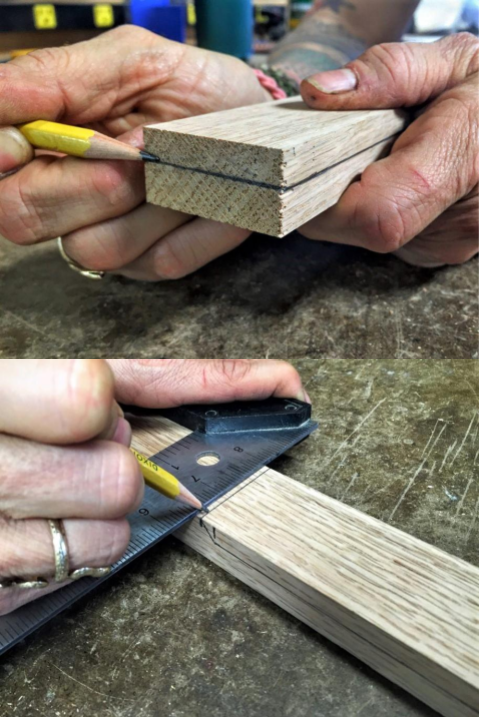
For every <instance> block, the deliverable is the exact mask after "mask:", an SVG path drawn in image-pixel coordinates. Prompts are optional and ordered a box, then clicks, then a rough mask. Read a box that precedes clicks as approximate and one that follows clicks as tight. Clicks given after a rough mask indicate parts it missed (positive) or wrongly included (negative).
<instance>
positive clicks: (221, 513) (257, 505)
mask: <svg viewBox="0 0 480 717" xmlns="http://www.w3.org/2000/svg"><path fill="white" fill-rule="evenodd" d="M188 433H189V431H187V430H185V429H183V428H181V427H179V426H176V425H175V424H172V423H171V422H169V421H166V420H164V419H157V418H148V419H140V420H138V421H136V427H135V430H134V440H133V445H134V447H135V448H136V449H137V450H139V451H141V452H143V453H145V454H147V455H152V454H154V453H156V452H158V451H159V450H162V449H163V448H166V447H167V446H169V445H171V444H172V442H175V441H176V440H179V439H180V438H182V437H183V436H184V435H187V434H188ZM176 535H177V537H178V538H179V539H180V540H182V541H183V542H185V543H186V544H187V545H189V546H190V547H192V548H193V549H194V550H196V551H197V552H199V553H201V554H202V555H204V556H205V557H207V558H209V559H210V560H212V561H213V562H214V563H216V564H217V565H219V566H221V567H222V568H224V569H225V570H226V571H227V572H229V573H231V574H232V575H234V576H235V577H237V578H239V579H240V580H242V581H243V582H244V583H246V584H247V585H249V586H250V587H252V588H253V589H254V590H257V591H258V592H260V593H261V594H262V595H265V596H267V597H268V598H270V599H271V600H272V601H273V602H274V603H276V604H277V605H280V606H281V607H282V608H284V609H285V610H286V611H287V612H289V613H291V614H292V615H294V616H295V617H297V618H298V619H300V620H302V622H304V623H306V624H307V625H309V626H310V627H312V628H313V629H315V630H317V631H318V632H319V633H321V634H322V635H324V636H325V637H327V638H328V639H330V640H332V641H333V642H334V643H336V644H337V645H340V646H341V647H343V648H345V649H346V650H348V651H349V652H351V653H352V654H353V655H355V656H356V657H358V658H359V659H361V660H362V661H363V662H365V663H366V664H368V665H369V666H370V667H372V668H373V669H375V670H377V671H378V672H379V673H381V674H382V675H384V676H385V677H387V678H389V679H390V680H392V681H393V682H395V683H396V684H398V685H400V686H401V687H403V688H404V689H405V690H407V691H408V692H410V693H411V694H413V695H415V696H416V697H418V698H419V699H421V700H423V702H425V703H426V704H428V705H430V706H431V707H432V708H434V709H436V710H437V711H438V712H439V713H440V714H442V715H444V716H445V717H474V716H475V715H477V714H478V570H477V569H476V568H475V567H473V566H471V565H469V564H468V563H466V562H464V561H462V560H459V559H458V558H455V557H453V556H451V555H448V554H447V553H445V552H443V551H441V550H438V549H436V548H434V547H433V546H431V545H428V544H427V543H424V542H422V541H420V540H417V539H416V538H413V537H412V536H410V535H408V534H406V533H403V532H402V531H400V530H397V529H396V528H393V527H391V526H390V525H387V524H385V523H382V522H381V521H379V520H376V519H375V518H371V517H370V516H368V515H365V514H364V513H361V512H360V511H357V510H355V509H353V508H350V507H349V506H346V505H343V504H342V503H340V502H339V501H336V500H334V499H332V498H329V497H327V496H325V495H323V494H322V493H319V492H318V491H315V490H313V489H312V488H309V487H307V486H305V485H303V484H302V483H300V482H297V481H295V480H292V479H291V478H287V477H286V476H284V475H281V474H280V473H277V472H276V471H274V470H271V469H263V470H261V471H259V472H258V473H257V474H256V475H255V476H252V478H250V479H247V480H246V481H245V482H244V483H242V485H241V486H240V487H237V488H235V489H233V490H232V491H231V492H230V493H229V494H228V495H227V496H224V497H222V498H220V499H219V500H218V501H217V502H216V503H215V504H214V505H213V506H211V507H210V510H209V513H208V514H204V515H203V517H201V518H198V517H197V518H195V519H194V520H193V521H192V522H190V523H189V524H188V525H187V526H186V527H185V528H183V529H182V530H180V531H179V532H178V533H177V534H176Z"/></svg>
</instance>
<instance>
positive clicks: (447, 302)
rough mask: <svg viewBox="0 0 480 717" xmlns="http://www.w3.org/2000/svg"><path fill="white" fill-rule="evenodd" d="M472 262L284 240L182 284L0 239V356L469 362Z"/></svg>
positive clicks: (473, 327)
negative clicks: (447, 263) (87, 271)
mask: <svg viewBox="0 0 480 717" xmlns="http://www.w3.org/2000/svg"><path fill="white" fill-rule="evenodd" d="M477 355H478V261H477V260H473V261H471V262H469V263H468V264H466V265H463V266H457V267H448V268H444V269H440V270H436V271H431V270H425V269H416V268H413V267H410V266H408V265H406V264H403V263H402V262H400V261H399V260H397V259H395V258H394V257H388V256H379V255H374V254H371V253H369V252H366V251H362V250H358V249H354V248H348V247H341V246H338V245H333V244H319V243H318V242H310V241H308V240H306V239H303V238H301V237H300V236H299V235H291V236H289V237H287V238H285V239H283V240H278V239H271V238H268V237H260V236H256V237H252V238H251V239H249V241H247V242H246V243H245V244H244V246H243V247H241V248H239V249H238V250H237V251H235V252H232V253H230V254H228V255H226V256H225V257H223V258H222V259H220V260H218V261H216V262H213V263H212V264H210V265H209V266H207V267H205V268H204V269H202V270H201V271H198V272H197V273H196V274H194V275H193V276H190V277H187V278H185V279H183V280H181V281H177V282H170V283H159V284H142V283H135V282H131V281H127V280H121V279H116V278H113V277H109V278H108V279H106V280H104V281H103V282H93V281H89V280H87V279H83V278H82V277H80V276H77V275H76V274H74V273H73V272H72V271H71V270H70V269H69V268H68V267H67V266H66V264H65V263H64V262H63V261H62V260H61V258H60V257H59V255H58V253H57V250H56V248H54V247H52V245H51V244H50V243H49V244H48V245H43V246H37V247H33V248H28V249H27V248H23V247H16V246H13V245H11V244H8V243H7V242H6V241H4V240H2V239H0V357H4V358H8V357H16V358H30V357H32V358H62V357H68V358H70V357H73V356H79V357H82V356H83V357H109V356H121V357H124V358H138V357H149V358H150V357H152V356H156V357H159V358H212V357H223V358H232V357H242V356H249V357H265V356H267V357H268V356H270V357H279V358H285V357H289V358H303V357H310V358H322V357H332V358H336V357H339V358H372V357H393V358H472V357H476V356H477Z"/></svg>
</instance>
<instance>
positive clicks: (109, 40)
mask: <svg viewBox="0 0 480 717" xmlns="http://www.w3.org/2000/svg"><path fill="white" fill-rule="evenodd" d="M156 45H158V46H159V48H158V50H157V49H156ZM167 46H168V49H167ZM182 47H183V46H182V45H179V44H177V43H175V42H170V41H166V40H163V38H159V37H158V35H155V34H153V33H152V32H149V31H148V30H144V29H143V28H138V27H131V26H122V27H119V28H116V29H115V30H111V31H110V32H106V33H104V34H103V35H100V36H99V37H96V38H94V39H93V40H88V41H86V42H79V43H76V44H74V45H71V46H66V47H54V48H48V49H43V50H35V52H31V53H30V54H28V55H24V56H22V57H18V58H16V59H15V60H12V61H11V62H7V63H6V64H4V65H0V125H10V124H14V125H16V124H20V123H21V122H29V121H31V120H38V119H45V120H53V121H64V122H67V123H68V122H71V123H73V124H87V123H91V122H95V121H98V120H103V119H104V118H105V117H108V116H109V113H110V111H111V109H112V108H113V107H114V106H115V105H117V104H120V103H122V102H125V101H126V100H127V99H128V98H130V97H132V96H134V95H137V94H139V93H141V92H142V90H144V89H149V88H150V87H151V83H152V78H153V77H156V78H158V83H160V82H161V81H162V79H163V77H164V75H165V74H166V73H168V72H169V71H170V69H171V67H172V66H174V65H175V60H176V58H177V56H178V55H179V54H180V53H181V52H183V49H182ZM167 55H168V57H167ZM143 83H144V84H145V86H143ZM132 106H133V105H132Z"/></svg>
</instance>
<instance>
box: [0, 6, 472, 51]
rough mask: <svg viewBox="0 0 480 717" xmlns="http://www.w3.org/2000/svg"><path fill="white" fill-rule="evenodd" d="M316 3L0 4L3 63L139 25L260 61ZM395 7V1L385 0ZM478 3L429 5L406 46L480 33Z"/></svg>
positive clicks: (415, 21) (409, 32) (421, 10)
mask: <svg viewBox="0 0 480 717" xmlns="http://www.w3.org/2000/svg"><path fill="white" fill-rule="evenodd" d="M312 2H313V0H270V1H266V0H110V2H91V0H76V2H74V1H73V0H55V2H53V3H49V2H28V1H27V0H0V60H2V61H8V60H9V59H11V57H14V56H16V55H18V54H22V53H23V52H26V51H28V50H31V49H34V48H39V47H52V46H58V45H63V44H66V43H72V42H78V41H80V40H85V39H88V38H91V37H94V36H95V35H98V34H99V33H101V32H105V31H106V30H109V29H111V28H113V27H117V26H118V25H122V24H124V23H133V24H135V25H139V26H141V27H145V28H147V29H148V30H151V31H152V32H155V33H157V34H159V35H163V36H165V37H168V38H169V39H172V40H176V41H178V42H188V43H196V44H198V45H200V46H201V47H205V48H207V49H211V50H216V51H219V52H226V53H228V54H232V55H235V56H237V57H240V58H242V59H245V60H246V59H250V58H251V57H252V55H258V56H260V58H261V56H262V55H264V54H265V53H268V52H270V51H271V50H272V48H273V47H274V45H275V43H276V42H278V41H279V40H280V39H281V38H282V37H283V35H284V34H285V33H286V32H288V31H289V30H290V29H293V28H294V27H296V25H297V24H298V23H299V22H300V20H301V19H302V17H303V16H304V15H305V13H306V12H308V10H309V9H310V8H311V6H312ZM385 2H386V3H388V0H385ZM478 6H479V0H422V2H421V4H420V6H419V8H418V10H417V12H416V13H415V17H414V19H413V22H412V24H411V26H410V27H409V28H407V34H406V36H405V37H406V39H409V40H415V39H419V40H424V39H432V40H433V39H436V38H437V37H439V36H441V35H445V34H448V33H451V32H457V31H459V30H465V29H467V30H470V31H471V32H474V33H476V34H478V13H479V9H478Z"/></svg>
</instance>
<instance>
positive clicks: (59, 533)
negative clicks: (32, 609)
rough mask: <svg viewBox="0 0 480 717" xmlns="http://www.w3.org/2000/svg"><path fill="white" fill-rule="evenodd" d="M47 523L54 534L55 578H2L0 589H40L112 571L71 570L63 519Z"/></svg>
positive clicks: (109, 569) (94, 569) (86, 568)
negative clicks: (50, 579)
mask: <svg viewBox="0 0 480 717" xmlns="http://www.w3.org/2000/svg"><path fill="white" fill-rule="evenodd" d="M47 523H48V527H49V528H50V533H51V535H52V544H53V554H54V560H55V577H54V579H53V580H52V581H49V580H47V579H46V578H35V579H33V580H22V579H15V578H14V579H3V578H0V590H2V589H3V590H6V589H7V588H10V589H11V588H15V589H18V590H38V589H42V588H46V587H48V586H49V585H52V584H55V583H65V582H68V581H72V580H80V578H86V577H91V578H103V577H105V576H106V575H108V574H109V573H110V572H111V570H112V568H111V567H109V566H108V567H104V568H89V567H84V568H78V569H77V570H73V571H72V572H69V571H70V557H69V552H68V545H67V538H66V535H65V528H64V526H63V521H61V520H53V519H52V520H47Z"/></svg>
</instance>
